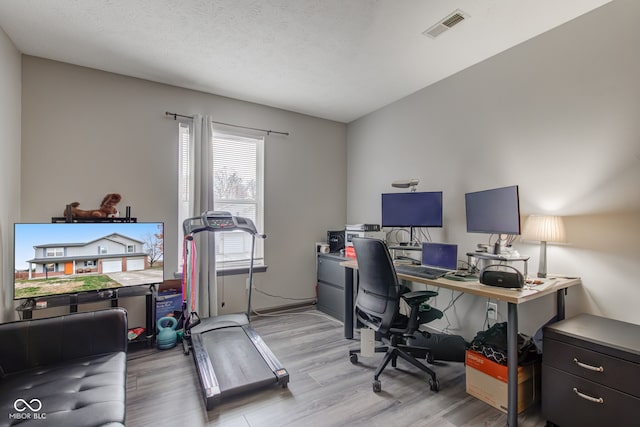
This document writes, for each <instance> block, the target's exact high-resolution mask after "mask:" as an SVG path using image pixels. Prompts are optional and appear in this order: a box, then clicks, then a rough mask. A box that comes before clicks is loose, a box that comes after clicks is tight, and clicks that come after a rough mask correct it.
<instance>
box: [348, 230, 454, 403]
mask: <svg viewBox="0 0 640 427" xmlns="http://www.w3.org/2000/svg"><path fill="white" fill-rule="evenodd" d="M353 246H354V248H355V251H356V257H357V260H358V274H359V279H358V295H357V298H356V303H355V314H356V317H357V319H358V320H359V321H360V322H361V323H362V324H364V325H365V326H367V327H369V328H371V329H373V330H374V331H376V335H377V336H379V337H380V338H381V339H382V341H383V342H384V343H385V344H386V345H385V346H381V347H376V349H375V352H376V353H382V352H385V353H386V354H385V356H384V358H383V359H382V362H380V364H379V365H378V368H377V369H376V371H375V374H374V376H373V391H374V392H379V391H381V390H382V386H381V383H380V380H379V379H378V378H379V376H380V374H381V373H382V371H383V370H384V368H385V367H386V366H387V364H389V362H391V366H393V367H394V368H395V367H396V363H397V359H398V357H400V358H401V359H403V360H405V361H407V362H409V363H410V364H412V365H413V366H415V367H417V368H419V369H421V370H422V371H424V372H426V373H427V374H428V375H429V385H430V387H431V390H433V391H436V392H437V391H438V390H439V389H440V385H439V383H438V380H437V378H436V374H435V372H434V371H433V370H431V369H430V368H429V367H428V366H426V365H425V364H423V363H422V362H420V361H419V360H418V359H419V358H420V359H426V360H427V361H428V362H430V363H431V362H433V357H432V353H431V351H430V349H429V348H426V347H419V346H412V345H411V340H412V339H414V338H415V334H416V333H421V334H424V335H426V336H428V333H427V332H423V331H419V330H418V327H419V326H420V324H423V323H428V322H430V321H432V320H435V319H439V318H441V317H442V312H441V311H440V310H438V309H436V308H434V307H431V306H429V305H428V304H427V303H426V301H427V300H428V299H429V298H432V297H435V296H436V295H438V293H437V292H434V291H414V292H409V289H408V288H406V287H405V286H401V285H400V284H399V283H398V278H397V276H396V270H395V267H394V266H393V260H392V259H391V255H390V254H389V250H388V248H387V245H386V244H385V243H384V242H383V241H382V240H378V239H368V238H356V239H353ZM401 299H402V300H403V301H405V302H406V303H407V305H408V307H409V308H410V313H409V315H408V316H407V315H404V314H402V313H401V312H400V300H401ZM358 353H360V350H359V349H358V350H350V351H349V359H350V360H351V363H354V364H355V363H357V362H358Z"/></svg>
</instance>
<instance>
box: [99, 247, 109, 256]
mask: <svg viewBox="0 0 640 427" xmlns="http://www.w3.org/2000/svg"><path fill="white" fill-rule="evenodd" d="M98 253H99V254H100V255H104V254H106V253H107V247H106V246H102V245H100V246H98Z"/></svg>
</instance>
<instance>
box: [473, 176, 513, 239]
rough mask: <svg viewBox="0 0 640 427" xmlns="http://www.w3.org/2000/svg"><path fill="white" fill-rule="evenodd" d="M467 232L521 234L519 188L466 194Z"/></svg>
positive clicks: (504, 188)
mask: <svg viewBox="0 0 640 427" xmlns="http://www.w3.org/2000/svg"><path fill="white" fill-rule="evenodd" d="M465 205H466V216H467V232H468V233H487V234H511V235H518V234H520V201H519V196H518V186H517V185H513V186H510V187H502V188H494V189H490V190H484V191H476V192H473V193H466V194H465Z"/></svg>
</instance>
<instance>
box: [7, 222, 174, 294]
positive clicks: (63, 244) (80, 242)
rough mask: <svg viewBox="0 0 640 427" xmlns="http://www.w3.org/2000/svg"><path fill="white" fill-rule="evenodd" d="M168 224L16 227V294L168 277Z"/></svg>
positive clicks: (93, 288) (64, 291) (130, 283)
mask: <svg viewBox="0 0 640 427" xmlns="http://www.w3.org/2000/svg"><path fill="white" fill-rule="evenodd" d="M163 240H164V224H163V223H161V222H153V223H150V222H127V223H116V222H107V223H42V224H25V223H23V224H15V225H14V249H13V252H14V260H15V272H14V298H15V299H25V298H39V297H45V296H51V295H62V294H75V293H80V292H87V291H99V290H104V289H111V288H118V287H122V286H138V285H146V284H153V283H160V282H162V281H163V279H164V274H163V262H164V258H163V252H164V243H163Z"/></svg>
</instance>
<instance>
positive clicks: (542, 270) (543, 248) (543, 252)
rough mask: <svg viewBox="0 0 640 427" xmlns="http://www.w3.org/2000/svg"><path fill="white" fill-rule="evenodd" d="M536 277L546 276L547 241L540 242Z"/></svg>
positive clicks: (543, 277)
mask: <svg viewBox="0 0 640 427" xmlns="http://www.w3.org/2000/svg"><path fill="white" fill-rule="evenodd" d="M538 277H540V278H542V279H545V278H546V277H547V242H545V241H542V242H540V263H539V264H538Z"/></svg>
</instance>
